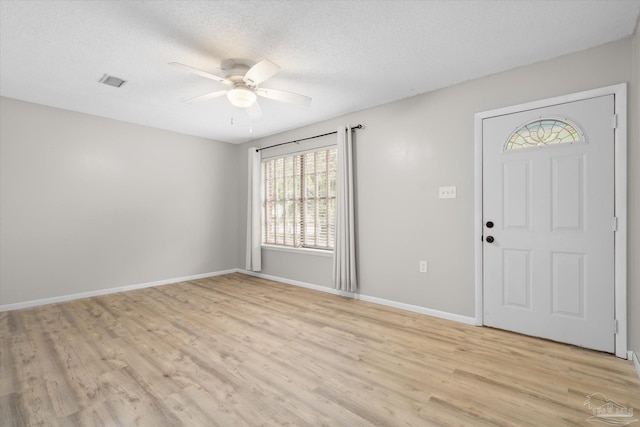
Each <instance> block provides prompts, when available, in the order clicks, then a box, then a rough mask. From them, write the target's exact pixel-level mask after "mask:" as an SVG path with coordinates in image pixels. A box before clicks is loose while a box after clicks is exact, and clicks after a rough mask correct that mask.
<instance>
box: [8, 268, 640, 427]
mask: <svg viewBox="0 0 640 427" xmlns="http://www.w3.org/2000/svg"><path fill="white" fill-rule="evenodd" d="M0 337H1V339H2V343H1V347H0V425H2V426H39V425H51V426H58V425H59V426H133V425H139V426H154V427H158V426H178V425H183V426H280V425H290V426H431V425H442V426H448V425H469V426H496V425H498V426H537V427H538V426H586V425H594V424H593V423H591V422H587V418H589V417H590V416H591V415H592V412H591V410H590V409H589V408H588V407H586V406H584V405H583V403H584V401H585V399H586V397H587V396H588V395H591V394H592V393H603V394H604V395H606V396H607V397H608V398H609V399H612V400H614V401H615V402H617V403H619V404H621V405H624V406H626V407H627V408H634V409H635V412H636V415H640V414H639V413H640V384H639V381H638V377H637V375H636V372H635V370H634V367H633V364H632V363H631V362H628V361H624V360H620V359H617V358H616V357H614V356H612V355H609V354H603V353H598V352H594V351H589V350H584V349H580V348H576V347H572V346H568V345H563V344H558V343H553V342H549V341H545V340H541V339H536V338H530V337H525V336H520V335H517V334H512V333H509V332H504V331H498V330H493V329H489V328H478V327H474V326H468V325H463V324H459V323H455V322H450V321H445V320H441V319H436V318H431V317H428V316H424V315H420V314H415V313H410V312H405V311H401V310H396V309H393V308H389V307H384V306H380V305H375V304H370V303H366V302H362V301H356V300H351V299H346V298H342V297H338V296H335V295H331V294H326V293H321V292H315V291H311V290H307V289H303V288H297V287H294V286H289V285H285V284H281V283H277V282H272V281H268V280H263V279H258V278H254V277H250V276H245V275H241V274H230V275H226V276H219V277H214V278H210V279H202V280H196V281H191V282H185V283H178V284H173V285H166V286H159V287H155V288H147V289H141V290H136V291H130V292H124V293H119V294H112V295H107V296H101V297H94V298H89V299H83V300H76V301H71V302H65V303H60V304H52V305H47V306H41V307H36V308H31V309H24V310H15V311H11V312H4V313H0ZM594 400H595V399H594ZM637 418H639V417H638V416H636V417H634V419H637ZM638 425H639V426H640V421H639V422H638Z"/></svg>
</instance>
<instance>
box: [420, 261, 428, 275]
mask: <svg viewBox="0 0 640 427" xmlns="http://www.w3.org/2000/svg"><path fill="white" fill-rule="evenodd" d="M426 272H427V261H420V273H426Z"/></svg>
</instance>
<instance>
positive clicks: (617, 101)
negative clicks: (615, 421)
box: [474, 83, 628, 359]
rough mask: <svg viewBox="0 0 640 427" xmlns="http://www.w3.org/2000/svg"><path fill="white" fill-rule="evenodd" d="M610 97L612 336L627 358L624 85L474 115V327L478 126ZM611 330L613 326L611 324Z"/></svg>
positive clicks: (480, 304) (479, 230) (479, 291)
mask: <svg viewBox="0 0 640 427" xmlns="http://www.w3.org/2000/svg"><path fill="white" fill-rule="evenodd" d="M607 95H614V111H615V115H616V116H615V118H612V120H617V123H616V124H615V126H614V123H612V127H614V180H615V187H614V198H615V206H614V213H615V216H616V217H617V218H618V223H617V231H616V232H615V234H614V257H615V259H614V276H615V277H614V298H615V305H614V316H615V318H616V320H617V332H616V334H615V354H616V356H618V357H620V358H622V359H627V358H628V351H627V83H620V84H617V85H612V86H606V87H602V88H598V89H591V90H587V91H583V92H576V93H572V94H569V95H562V96H557V97H553V98H548V99H542V100H538V101H532V102H526V103H523V104H518V105H512V106H508V107H503V108H498V109H495V110H489V111H482V112H479V113H476V114H475V119H474V121H475V155H474V157H475V174H474V195H475V198H474V211H475V212H474V218H475V227H474V242H475V248H474V249H475V278H474V282H475V298H476V304H475V312H476V315H475V320H476V325H477V326H482V325H483V324H484V301H483V242H482V236H483V226H482V221H483V218H482V200H483V192H482V167H483V159H482V145H483V141H482V134H483V129H482V123H483V120H485V119H489V118H492V117H497V116H503V115H507V114H512V113H519V112H522V111H527V110H533V109H538V108H544V107H550V106H553V105H558V104H565V103H568V102H575V101H582V100H586V99H589V98H596V97H599V96H607ZM611 328H612V330H613V328H614V325H613V324H612V325H611Z"/></svg>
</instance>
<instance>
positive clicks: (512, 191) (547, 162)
mask: <svg viewBox="0 0 640 427" xmlns="http://www.w3.org/2000/svg"><path fill="white" fill-rule="evenodd" d="M613 116H614V96H613V95H607V96H600V97H596V98H590V99H586V100H581V101H575V102H568V103H563V104H559V105H554V106H550V107H545V108H539V109H533V110H527V111H521V112H517V113H513V114H506V115H502V116H498V117H491V118H486V119H484V120H483V122H482V141H483V146H482V147H483V148H482V150H483V153H482V155H483V159H482V161H483V181H482V187H483V188H482V191H483V193H482V194H483V201H482V203H483V208H482V209H483V212H482V215H483V240H484V243H483V299H484V301H483V307H484V313H483V315H484V324H485V325H487V326H493V327H497V328H501V329H507V330H512V331H515V332H520V333H523V334H527V335H533V336H537V337H543V338H548V339H551V340H554V341H561V342H566V343H570V344H575V345H578V346H582V347H587V348H592V349H596V350H601V351H607V352H613V351H614V342H615V340H614V337H615V336H614V128H613V124H612V118H613Z"/></svg>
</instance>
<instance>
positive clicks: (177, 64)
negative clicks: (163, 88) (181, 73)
mask: <svg viewBox="0 0 640 427" xmlns="http://www.w3.org/2000/svg"><path fill="white" fill-rule="evenodd" d="M169 65H172V66H174V67H177V68H180V69H183V70H185V71H189V72H191V73H194V74H197V75H199V76H202V77H206V78H208V79H211V80H215V81H217V82H219V83H222V84H225V85H227V86H233V82H232V81H230V80H227V79H225V78H224V77H220V76H216V75H215V74H211V73H207V72H206V71H202V70H200V69H198V68H194V67H192V66H191V65H185V64H181V63H180V62H169Z"/></svg>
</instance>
